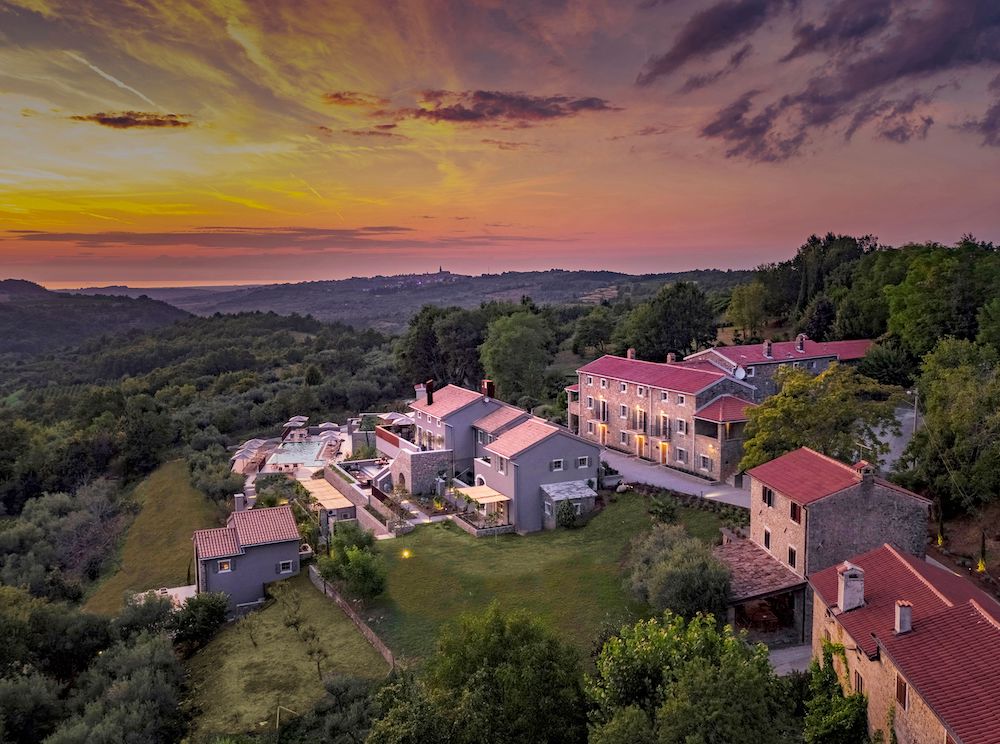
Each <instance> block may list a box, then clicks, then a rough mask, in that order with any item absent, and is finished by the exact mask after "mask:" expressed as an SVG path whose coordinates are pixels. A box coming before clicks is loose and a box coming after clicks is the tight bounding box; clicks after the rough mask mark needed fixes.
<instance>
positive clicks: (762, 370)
mask: <svg viewBox="0 0 1000 744" xmlns="http://www.w3.org/2000/svg"><path fill="white" fill-rule="evenodd" d="M835 361H837V358H836V357H833V356H830V357H820V358H819V359H803V360H802V361H800V362H799V368H800V369H803V370H805V371H806V372H809V373H811V374H814V375H818V374H819V373H820V372H823V371H824V370H826V369H827V368H828V367H829V366H830V365H831V364H832V363H833V362H835ZM791 365H792V361H787V362H778V361H774V362H767V363H764V364H749V365H747V368H748V369H747V372H749V371H750V370H749V368H751V367H752V368H753V377H749V376H748V377H747V378H746V381H747V382H749V383H750V384H751V385H753V386H754V387H755V388H756V390H757V392H756V397H755V400H756V401H757V402H758V403H759V402H760V401H762V400H764V399H765V398H770V397H771V396H772V395H774V394H775V393H777V392H778V383H777V382H775V380H774V376H775V375H776V374H777V372H778V370H779V369H781V367H783V366H789V367H790V366H791Z"/></svg>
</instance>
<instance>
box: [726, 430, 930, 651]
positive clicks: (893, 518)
mask: <svg viewBox="0 0 1000 744" xmlns="http://www.w3.org/2000/svg"><path fill="white" fill-rule="evenodd" d="M747 474H748V476H749V477H750V532H749V537H748V538H740V537H736V536H734V535H727V537H726V540H725V542H724V543H723V545H721V546H719V547H718V548H717V549H716V555H717V556H718V557H719V559H720V560H722V561H723V563H725V564H726V565H727V566H728V567H729V569H730V572H731V577H732V578H731V595H730V617H729V619H730V622H732V623H733V624H734V625H736V626H738V627H744V628H748V629H750V630H751V631H760V632H762V633H770V634H774V633H780V635H781V636H783V637H784V639H786V640H805V639H806V638H807V637H808V633H809V628H810V621H809V617H808V615H809V612H810V609H811V604H812V601H811V599H810V598H809V596H808V590H807V578H806V577H807V576H809V575H810V574H813V573H815V572H817V571H822V570H823V569H825V568H829V567H830V566H833V565H836V564H837V563H839V562H841V561H843V560H844V559H845V558H846V557H848V556H851V555H856V554H857V553H861V552H864V551H866V550H871V549H873V548H876V547H878V546H880V545H882V544H884V543H892V544H894V545H896V546H897V547H898V548H899V549H900V550H902V551H904V552H906V553H908V554H910V555H914V556H916V557H918V558H922V557H923V556H924V551H925V546H926V543H927V518H928V511H929V509H930V501H928V500H927V499H925V498H924V497H923V496H919V495H917V494H915V493H913V492H911V491H907V490H906V489H904V488H900V487H899V486H897V485H895V484H893V483H890V482H889V481H887V480H884V479H882V478H879V477H877V476H876V475H875V473H874V470H873V469H872V468H871V467H870V466H868V464H867V463H864V462H861V463H858V464H857V465H855V466H851V465H846V464H844V463H842V462H839V461H838V460H834V459H833V458H831V457H827V456H826V455H822V454H820V453H818V452H815V451H813V450H811V449H809V448H806V447H803V448H801V449H797V450H795V451H793V452H789V453H787V454H785V455H782V456H781V457H778V458H775V459H774V460H771V461H770V462H767V463H764V464H763V465H759V466H757V467H756V468H753V469H751V470H749V471H748V472H747Z"/></svg>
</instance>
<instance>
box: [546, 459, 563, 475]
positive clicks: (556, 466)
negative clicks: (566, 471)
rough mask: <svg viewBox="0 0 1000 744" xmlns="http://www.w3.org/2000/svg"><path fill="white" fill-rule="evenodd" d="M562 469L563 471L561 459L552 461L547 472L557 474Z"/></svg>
mask: <svg viewBox="0 0 1000 744" xmlns="http://www.w3.org/2000/svg"><path fill="white" fill-rule="evenodd" d="M562 469H563V461H562V459H558V460H553V461H552V462H551V463H550V464H549V470H551V471H552V472H553V473H558V472H559V471H560V470H562Z"/></svg>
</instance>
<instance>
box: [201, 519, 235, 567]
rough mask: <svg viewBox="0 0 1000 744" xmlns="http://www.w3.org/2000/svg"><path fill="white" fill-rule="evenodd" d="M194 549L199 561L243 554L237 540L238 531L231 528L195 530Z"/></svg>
mask: <svg viewBox="0 0 1000 744" xmlns="http://www.w3.org/2000/svg"><path fill="white" fill-rule="evenodd" d="M194 548H195V552H196V553H197V555H198V558H199V560H205V559H209V558H228V557H230V556H234V555H241V554H242V553H243V549H242V548H241V547H240V542H239V540H238V539H237V538H236V530H234V529H232V528H231V527H219V528H217V529H213V530H195V532H194Z"/></svg>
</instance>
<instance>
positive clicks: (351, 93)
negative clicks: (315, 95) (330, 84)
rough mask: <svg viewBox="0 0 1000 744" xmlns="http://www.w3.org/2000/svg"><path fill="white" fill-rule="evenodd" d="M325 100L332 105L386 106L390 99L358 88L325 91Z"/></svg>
mask: <svg viewBox="0 0 1000 744" xmlns="http://www.w3.org/2000/svg"><path fill="white" fill-rule="evenodd" d="M323 100H324V101H325V102H326V103H329V104H330V105H331V106H370V107H375V106H385V105H386V104H388V103H389V101H388V99H386V98H381V97H379V96H373V95H372V94H371V93H359V92H358V91H356V90H337V91H333V92H331V93H325V94H324V95H323Z"/></svg>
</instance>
